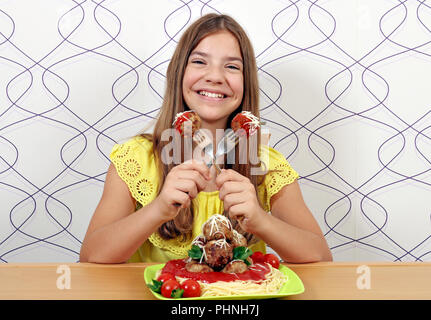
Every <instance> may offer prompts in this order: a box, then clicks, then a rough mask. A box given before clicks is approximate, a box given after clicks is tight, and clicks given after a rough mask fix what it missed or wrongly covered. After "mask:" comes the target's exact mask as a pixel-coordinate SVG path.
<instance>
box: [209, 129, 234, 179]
mask: <svg viewBox="0 0 431 320" xmlns="http://www.w3.org/2000/svg"><path fill="white" fill-rule="evenodd" d="M238 142H239V138H238V136H237V135H236V133H235V132H234V131H233V130H232V129H227V130H226V131H225V133H224V135H223V137H222V138H221V139H220V141H219V142H218V144H217V151H216V154H215V155H214V156H213V157H212V158H213V163H214V164H215V165H216V168H217V170H218V173H220V172H221V170H220V167H219V166H218V164H217V163H216V162H215V161H216V159H217V158H218V157H220V156H221V155H223V154H227V153H229V152H230V151H231V150H232V149H233V148H235V146H236V145H237V144H238Z"/></svg>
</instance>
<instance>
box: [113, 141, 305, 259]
mask: <svg viewBox="0 0 431 320" xmlns="http://www.w3.org/2000/svg"><path fill="white" fill-rule="evenodd" d="M262 150H264V151H267V153H266V155H267V157H266V159H267V162H268V163H265V164H266V166H267V168H268V170H269V171H271V170H276V172H269V173H268V174H267V175H266V176H265V179H264V181H263V182H262V183H261V184H260V185H259V186H258V196H259V199H260V201H261V203H262V204H263V207H264V209H265V211H267V212H269V211H271V207H270V199H271V197H272V196H273V195H274V194H276V193H277V192H278V191H279V190H280V189H281V188H282V187H283V186H285V185H287V184H290V183H292V182H294V181H295V180H296V179H297V178H298V173H297V172H296V171H295V170H294V169H292V167H291V166H290V165H289V163H288V162H287V161H286V158H285V157H284V156H283V155H282V154H281V153H280V152H278V151H276V150H274V149H273V148H270V147H267V146H262V147H261V152H262ZM110 159H111V162H112V163H113V164H114V166H115V168H116V170H117V173H118V175H119V176H120V178H121V179H122V180H123V181H124V182H125V183H126V184H127V186H128V187H129V190H130V193H131V195H132V197H133V198H134V199H135V200H136V201H137V203H139V204H140V205H142V206H145V205H147V204H148V203H150V202H151V201H152V200H153V199H154V198H155V197H156V196H157V190H158V187H159V186H158V183H159V178H158V175H157V172H158V171H157V168H156V162H155V159H154V155H153V152H152V142H151V141H149V140H147V139H145V138H143V137H141V136H136V137H134V138H132V139H130V140H128V141H127V142H125V143H122V144H116V145H115V146H114V147H113V149H112V152H111V154H110ZM263 161H264V162H265V160H264V159H263ZM218 195H219V192H218V191H213V192H204V191H201V192H200V193H199V194H198V195H197V197H196V198H195V199H193V200H192V202H193V208H194V210H193V214H194V221H193V230H192V233H193V234H192V237H191V239H194V238H195V237H196V236H198V235H199V234H201V233H202V225H203V223H204V222H205V221H207V220H208V218H209V217H210V216H212V215H213V214H222V213H223V202H222V201H221V200H220V199H219V196H218ZM191 241H192V240H190V241H188V242H182V241H180V239H177V238H175V239H170V240H165V239H163V238H161V237H160V236H159V234H158V233H157V232H154V233H153V234H152V235H151V236H150V237H149V238H148V240H147V241H145V242H144V243H143V244H142V245H141V247H140V248H139V249H138V250H137V251H136V252H135V253H134V254H133V256H132V257H131V258H130V259H129V260H128V262H166V261H169V260H172V259H181V258H184V257H186V256H187V251H188V250H190V248H191ZM265 247H266V245H265V243H264V242H263V241H259V242H257V243H255V244H253V245H251V246H250V249H251V250H253V251H262V252H265Z"/></svg>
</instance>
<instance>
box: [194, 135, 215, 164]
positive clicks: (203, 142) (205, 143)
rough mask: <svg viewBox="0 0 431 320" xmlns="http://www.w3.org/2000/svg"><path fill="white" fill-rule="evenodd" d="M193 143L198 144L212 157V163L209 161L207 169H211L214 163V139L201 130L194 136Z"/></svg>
mask: <svg viewBox="0 0 431 320" xmlns="http://www.w3.org/2000/svg"><path fill="white" fill-rule="evenodd" d="M193 141H194V142H195V143H196V144H197V146H198V147H199V148H200V149H202V150H203V151H204V152H205V154H206V155H207V156H209V157H210V159H211V161H207V163H206V165H207V167H208V168H209V167H211V165H212V164H213V163H214V160H213V157H214V155H213V142H212V139H211V138H210V137H209V136H208V135H207V134H205V133H204V132H203V131H201V130H197V131H195V133H194V134H193Z"/></svg>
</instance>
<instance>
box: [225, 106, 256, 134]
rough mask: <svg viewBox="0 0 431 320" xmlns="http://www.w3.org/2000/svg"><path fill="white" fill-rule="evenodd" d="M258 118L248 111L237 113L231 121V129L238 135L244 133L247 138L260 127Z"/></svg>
mask: <svg viewBox="0 0 431 320" xmlns="http://www.w3.org/2000/svg"><path fill="white" fill-rule="evenodd" d="M260 125H261V123H260V120H259V118H258V117H256V116H255V115H254V114H252V113H251V112H250V111H242V112H240V113H238V114H237V115H236V116H235V117H234V118H233V119H232V121H231V127H232V130H233V131H234V132H235V133H236V134H238V135H239V136H243V135H246V136H247V138H248V137H249V136H251V135H253V134H255V133H256V132H257V130H258V129H259V128H260ZM240 129H243V130H240Z"/></svg>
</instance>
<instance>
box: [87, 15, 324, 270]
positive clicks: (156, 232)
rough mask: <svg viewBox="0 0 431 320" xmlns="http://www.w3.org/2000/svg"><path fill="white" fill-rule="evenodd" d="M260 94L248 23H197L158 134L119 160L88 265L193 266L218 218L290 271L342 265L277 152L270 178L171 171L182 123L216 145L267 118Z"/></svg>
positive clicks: (191, 165)
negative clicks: (246, 123)
mask: <svg viewBox="0 0 431 320" xmlns="http://www.w3.org/2000/svg"><path fill="white" fill-rule="evenodd" d="M258 92H259V88H258V81H257V68H256V61H255V57H254V52H253V48H252V46H251V43H250V41H249V39H248V37H247V35H246V33H245V32H244V30H243V29H242V28H241V27H240V26H239V25H238V23H237V22H236V21H235V20H233V19H232V18H231V17H229V16H226V15H217V14H209V15H206V16H203V17H201V18H200V19H198V20H197V21H196V22H195V23H193V24H192V25H191V26H190V27H189V28H188V30H187V31H185V33H184V34H183V36H182V37H181V39H180V41H179V43H178V46H177V48H176V51H175V53H174V55H173V57H172V59H171V61H170V64H169V67H168V71H167V86H166V92H165V99H164V102H163V105H162V108H161V111H160V115H159V117H158V121H157V123H156V125H155V129H154V132H153V134H152V135H139V136H137V137H135V138H132V139H131V140H129V141H127V142H126V143H123V144H119V145H115V146H114V148H113V150H112V153H111V155H110V158H111V161H112V163H111V165H110V166H109V169H108V172H107V175H106V181H105V187H104V191H103V195H102V198H101V200H100V203H99V204H98V206H97V208H96V210H95V212H94V215H93V217H92V220H91V222H90V225H89V227H88V230H87V233H86V236H85V239H84V241H83V244H82V248H81V254H80V261H81V262H97V263H122V262H127V261H128V262H166V261H168V260H171V259H180V258H184V257H186V256H187V251H188V250H189V249H190V247H191V242H192V240H193V239H194V238H195V237H196V236H197V235H199V234H201V231H202V224H203V223H204V222H205V221H206V220H207V219H208V218H209V217H210V216H212V215H213V214H225V215H226V216H227V217H228V218H229V219H230V220H231V221H232V224H233V225H234V227H235V229H237V230H238V231H239V232H240V233H242V234H244V235H245V236H246V238H247V240H248V245H249V247H250V248H251V249H252V250H253V251H262V252H265V246H266V244H267V245H269V246H270V247H271V248H272V249H273V250H275V251H276V252H277V253H278V254H279V255H280V257H281V258H282V259H283V260H284V261H287V262H296V263H300V262H312V261H321V260H332V256H331V253H330V250H329V248H328V246H327V243H326V241H325V238H324V236H323V234H322V232H321V230H320V228H319V226H318V224H317V223H316V221H315V219H314V218H313V215H312V214H311V213H310V211H309V209H308V208H307V206H306V205H305V203H304V200H303V198H302V195H301V191H300V188H299V185H298V182H297V178H298V174H297V173H296V172H295V171H294V170H293V169H292V168H291V167H290V165H289V164H288V163H287V161H286V159H285V157H284V156H283V155H282V154H281V153H279V152H277V151H276V150H274V149H272V148H269V147H263V146H262V148H266V151H267V152H268V154H269V161H268V164H267V167H268V169H269V170H268V173H267V174H266V175H264V176H257V175H252V174H251V173H250V169H251V164H250V163H249V162H250V161H249V162H248V163H245V164H241V163H239V161H238V160H235V161H236V162H235V163H234V164H232V165H228V164H226V165H224V169H223V170H222V171H221V172H220V173H218V172H217V171H216V170H215V168H214V166H212V167H211V168H208V167H207V165H206V164H205V163H203V162H201V161H198V160H196V159H191V160H189V161H185V162H183V163H180V164H177V165H176V164H174V163H164V162H163V161H162V152H163V148H164V147H165V146H166V145H167V144H168V143H169V142H168V141H164V139H162V133H163V131H164V130H165V129H169V128H171V127H172V123H173V121H174V117H175V115H176V114H177V113H179V112H183V111H185V110H193V111H194V112H196V113H197V114H198V115H199V117H200V118H201V128H203V129H207V130H209V131H210V132H211V133H212V134H213V137H216V136H217V134H216V130H217V129H226V128H228V127H229V126H230V123H231V120H232V118H233V117H234V116H235V115H236V114H237V113H239V112H241V111H250V112H251V113H253V114H254V115H256V116H259V109H258V106H259V102H258ZM257 141H258V142H260V130H259V131H258V132H257ZM216 142H217V141H215V143H216ZM215 145H216V144H215ZM237 148H238V147H237ZM262 150H263V149H262ZM222 166H223V165H222Z"/></svg>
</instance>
